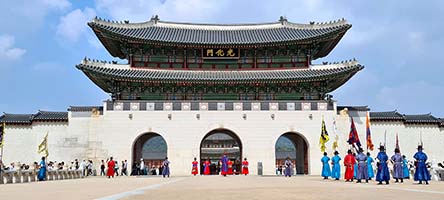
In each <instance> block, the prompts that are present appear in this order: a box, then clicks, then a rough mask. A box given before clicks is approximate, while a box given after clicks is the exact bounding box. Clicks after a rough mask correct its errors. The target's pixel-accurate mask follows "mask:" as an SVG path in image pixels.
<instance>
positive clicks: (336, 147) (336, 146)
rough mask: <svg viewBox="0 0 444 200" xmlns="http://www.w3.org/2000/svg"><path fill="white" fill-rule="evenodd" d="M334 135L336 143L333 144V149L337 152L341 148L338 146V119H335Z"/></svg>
mask: <svg viewBox="0 0 444 200" xmlns="http://www.w3.org/2000/svg"><path fill="white" fill-rule="evenodd" d="M333 133H334V134H335V141H334V142H333V145H332V148H333V150H336V149H338V147H339V145H338V140H339V136H338V130H337V128H336V119H333Z"/></svg>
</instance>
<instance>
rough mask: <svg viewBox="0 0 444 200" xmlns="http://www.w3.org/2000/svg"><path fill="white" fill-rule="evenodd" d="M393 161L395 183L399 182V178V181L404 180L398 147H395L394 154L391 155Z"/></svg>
mask: <svg viewBox="0 0 444 200" xmlns="http://www.w3.org/2000/svg"><path fill="white" fill-rule="evenodd" d="M391 160H392V162H393V178H394V179H395V180H396V182H395V183H399V179H400V180H401V183H403V182H404V174H403V172H402V156H401V153H400V151H399V149H395V155H393V156H392V157H391Z"/></svg>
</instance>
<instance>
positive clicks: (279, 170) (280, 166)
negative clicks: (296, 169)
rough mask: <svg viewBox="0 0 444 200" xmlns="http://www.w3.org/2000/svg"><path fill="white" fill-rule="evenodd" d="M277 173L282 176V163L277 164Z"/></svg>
mask: <svg viewBox="0 0 444 200" xmlns="http://www.w3.org/2000/svg"><path fill="white" fill-rule="evenodd" d="M278 173H279V175H281V176H282V165H279V166H278Z"/></svg>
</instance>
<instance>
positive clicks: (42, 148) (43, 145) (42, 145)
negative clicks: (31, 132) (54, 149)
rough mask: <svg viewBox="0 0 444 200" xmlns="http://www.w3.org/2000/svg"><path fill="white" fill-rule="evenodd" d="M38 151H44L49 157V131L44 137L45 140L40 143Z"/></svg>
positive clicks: (44, 154)
mask: <svg viewBox="0 0 444 200" xmlns="http://www.w3.org/2000/svg"><path fill="white" fill-rule="evenodd" d="M37 153H43V156H45V157H48V155H49V152H48V133H46V135H45V137H44V138H43V141H42V142H41V143H40V144H39V147H38V149H37Z"/></svg>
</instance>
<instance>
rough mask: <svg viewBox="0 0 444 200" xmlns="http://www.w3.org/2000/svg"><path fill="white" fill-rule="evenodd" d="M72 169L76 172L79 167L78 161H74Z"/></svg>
mask: <svg viewBox="0 0 444 200" xmlns="http://www.w3.org/2000/svg"><path fill="white" fill-rule="evenodd" d="M74 167H75V168H76V170H78V169H79V167H80V165H79V161H78V160H77V159H75V160H74Z"/></svg>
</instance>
